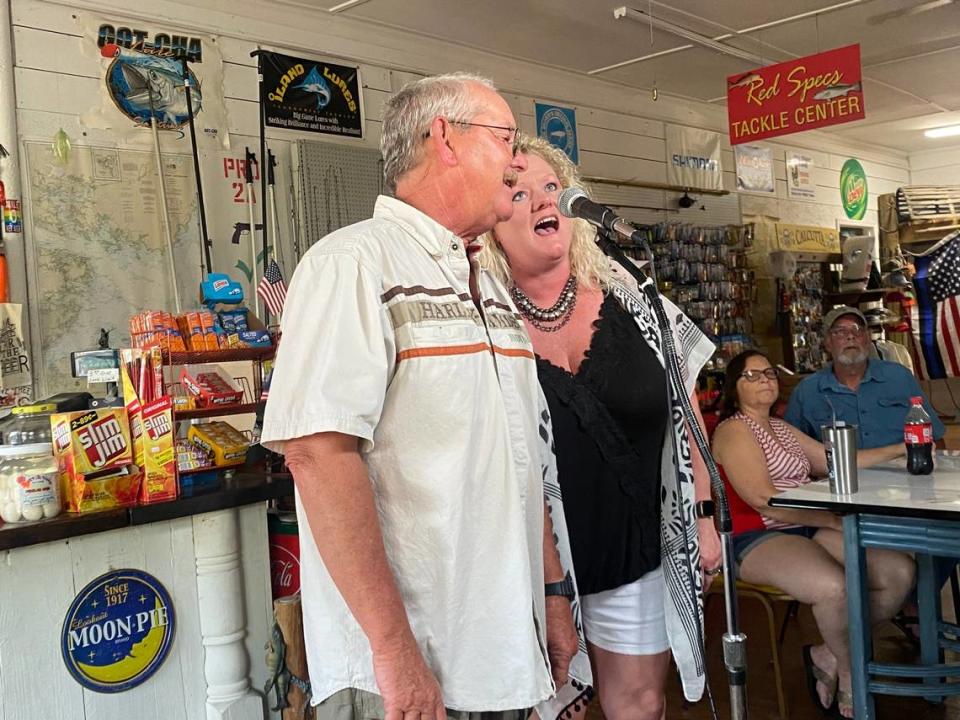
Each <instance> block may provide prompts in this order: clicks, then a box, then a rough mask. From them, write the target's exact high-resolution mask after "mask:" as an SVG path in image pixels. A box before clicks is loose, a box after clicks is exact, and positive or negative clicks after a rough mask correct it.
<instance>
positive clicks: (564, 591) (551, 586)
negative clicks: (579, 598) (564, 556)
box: [543, 573, 576, 602]
mask: <svg viewBox="0 0 960 720" xmlns="http://www.w3.org/2000/svg"><path fill="white" fill-rule="evenodd" d="M543 594H544V595H545V596H546V597H550V596H551V595H560V596H562V597H565V598H566V599H567V600H570V601H571V602H572V601H573V598H574V597H576V592H575V591H574V589H573V578H572V577H570V573H567V576H566V577H565V578H564V579H563V580H561V581H560V582H552V583H544V585H543Z"/></svg>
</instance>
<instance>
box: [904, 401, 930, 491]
mask: <svg viewBox="0 0 960 720" xmlns="http://www.w3.org/2000/svg"><path fill="white" fill-rule="evenodd" d="M903 442H904V443H905V444H906V446H907V472H909V473H910V474H911V475H929V474H930V473H932V472H933V422H932V421H931V420H930V416H929V415H928V414H927V411H926V410H925V409H924V407H923V398H922V397H920V396H919V395H918V396H916V397H912V398H910V412H908V413H907V419H906V421H904V423H903Z"/></svg>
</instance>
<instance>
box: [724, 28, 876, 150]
mask: <svg viewBox="0 0 960 720" xmlns="http://www.w3.org/2000/svg"><path fill="white" fill-rule="evenodd" d="M863 117H865V112H864V104H863V84H862V81H861V77H860V46H859V45H848V46H847V47H842V48H837V49H836V50H828V51H827V52H823V53H819V54H817V55H808V56H807V57H803V58H799V59H797V60H790V61H789V62H784V63H779V64H777V65H769V66H767V67H763V68H758V69H757V70H751V71H749V72H746V73H741V74H739V75H731V76H730V77H728V78H727V118H728V120H729V124H730V144H731V145H738V144H740V143H745V142H752V141H754V140H761V139H763V138H770V137H776V136H778V135H789V134H791V133H795V132H801V131H803V130H814V129H816V128H821V127H827V126H828V125H839V124H841V123H847V122H851V121H852V120H860V119H862V118H863Z"/></svg>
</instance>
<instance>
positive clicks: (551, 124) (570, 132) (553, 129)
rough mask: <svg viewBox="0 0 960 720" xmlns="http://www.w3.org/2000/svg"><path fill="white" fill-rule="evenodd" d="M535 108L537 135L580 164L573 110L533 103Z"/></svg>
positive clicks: (575, 118)
mask: <svg viewBox="0 0 960 720" xmlns="http://www.w3.org/2000/svg"><path fill="white" fill-rule="evenodd" d="M534 104H535V105H536V108H537V135H538V136H540V137H542V138H543V139H544V140H546V141H547V142H549V143H550V144H551V145H556V146H557V147H558V148H560V149H561V150H563V151H564V152H565V153H566V154H567V157H568V158H570V160H571V161H572V162H573V163H574V164H575V165H576V164H578V163H579V162H580V151H579V148H578V147H577V113H576V111H575V110H574V109H573V108H566V107H561V106H559V105H545V104H543V103H534Z"/></svg>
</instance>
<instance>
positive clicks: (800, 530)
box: [733, 525, 820, 574]
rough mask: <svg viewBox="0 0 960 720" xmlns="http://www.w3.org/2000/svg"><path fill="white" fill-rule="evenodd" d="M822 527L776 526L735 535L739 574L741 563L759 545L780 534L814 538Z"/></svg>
mask: <svg viewBox="0 0 960 720" xmlns="http://www.w3.org/2000/svg"><path fill="white" fill-rule="evenodd" d="M819 529H820V528H816V527H807V526H805V525H799V526H797V527H786V528H776V529H773V530H749V531H747V532H745V533H741V534H739V535H735V536H734V538H733V557H734V558H736V561H737V574H739V572H740V565H742V564H743V559H744V558H745V557H746V556H747V553H749V552H750V551H751V550H753V549H754V548H755V547H757V545H761V544H762V543H765V542H766V541H767V540H772V539H773V538H775V537H778V536H780V535H799V536H800V537H805V538H813V536H814V535H816V534H817V531H818V530H819Z"/></svg>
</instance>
